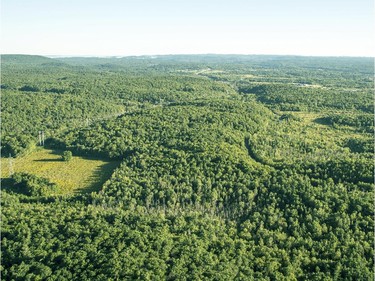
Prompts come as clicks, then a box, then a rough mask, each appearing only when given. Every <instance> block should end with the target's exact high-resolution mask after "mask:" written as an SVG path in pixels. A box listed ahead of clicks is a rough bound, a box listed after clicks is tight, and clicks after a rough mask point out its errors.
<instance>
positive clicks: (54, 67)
mask: <svg viewBox="0 0 375 281" xmlns="http://www.w3.org/2000/svg"><path fill="white" fill-rule="evenodd" d="M1 67H2V71H1V115H2V116H1V121H2V122H1V164H2V176H1V210H2V211H1V278H2V279H3V280H298V281H299V280H373V279H374V161H373V159H374V158H373V157H374V146H373V134H374V100H373V89H374V65H373V59H372V58H350V57H297V56H261V55H259V56H255V55H249V56H245V55H173V56H172V55H170V56H152V57H151V56H134V57H122V58H117V57H108V58H96V57H92V58H89V57H87V58H78V57H72V58H47V57H42V56H31V55H2V56H1ZM47 150H48V153H50V151H52V152H51V153H54V156H53V157H51V156H49V155H51V154H48V153H46V151H47ZM37 154H38V155H41V157H45V158H42V159H40V158H38V159H36V158H32V156H33V155H37ZM60 154H61V155H60ZM60 158H61V159H60ZM27 159H28V160H27ZM30 159H34V160H30ZM35 159H36V160H35ZM26 160H27V161H26ZM78 160H79V161H82V162H79V163H89V162H90V161H94V160H95V161H105V162H103V163H107V164H105V165H107V166H106V167H110V169H111V170H110V172H108V169H109V168H107V169H106V172H105V174H103V173H104V172H103V170H101V168H100V167H99V166H95V167H94V166H93V167H94V168H92V169H93V171H92V173H93V174H94V175H96V177H94V176H92V178H91V181H95V180H96V178H101V179H103V177H105V178H104V180H103V182H104V183H102V182H98V183H97V184H96V186H98V188H95V189H93V188H89V187H87V188H86V187H85V183H84V182H82V186H77V187H76V189H69V190H68V191H67V190H65V189H64V188H63V185H64V184H69V183H70V179H69V177H70V176H71V175H72V173H76V176H77V177H80V175H81V174H82V169H89V165H88V164H87V166H82V167H81V168H80V169H78V168H77V169H76V170H73V171H70V173H69V175H70V176H67V177H66V178H64V179H63V180H64V181H66V182H65V183H64V182H57V181H56V180H54V176H55V174H54V173H56V169H59V170H64V169H70V168H69V167H72V166H71V165H72V164H71V163H72V161H78ZM84 161H86V162H84ZM90 163H91V162H90ZM98 163H101V162H98ZM108 163H109V164H108ZM57 165H58V166H57ZM82 165H83V164H82ZM98 165H99V164H98ZM100 165H104V164H100ZM28 166H33V167H30V168H32V169H28ZM53 167H55V168H53ZM56 167H57V168H56ZM90 167H91V166H90ZM30 171H32V172H30ZM80 184H81V183H80ZM86 185H87V186H89V185H88V184H86Z"/></svg>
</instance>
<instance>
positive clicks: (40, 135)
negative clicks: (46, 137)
mask: <svg viewBox="0 0 375 281" xmlns="http://www.w3.org/2000/svg"><path fill="white" fill-rule="evenodd" d="M39 145H40V146H41V145H42V131H39Z"/></svg>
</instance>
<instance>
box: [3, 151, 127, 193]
mask: <svg viewBox="0 0 375 281" xmlns="http://www.w3.org/2000/svg"><path fill="white" fill-rule="evenodd" d="M61 155H62V151H60V150H50V149H43V148H38V149H36V150H35V151H33V152H31V153H29V154H27V155H25V156H23V157H20V158H16V159H13V160H12V162H13V164H12V166H13V171H14V172H27V173H31V174H35V175H37V176H41V177H45V178H47V179H49V180H50V181H51V182H54V183H56V184H57V185H58V186H59V188H60V189H61V193H63V194H69V193H77V192H92V191H98V190H99V189H100V188H101V187H102V185H103V183H104V182H105V181H106V180H107V179H108V178H109V177H110V176H111V174H112V172H113V170H114V169H115V168H116V167H117V166H118V165H119V164H120V162H119V161H105V160H100V159H89V158H83V157H78V156H73V159H72V160H71V161H69V162H64V161H62V160H61ZM9 164H10V161H9V159H8V158H1V178H9Z"/></svg>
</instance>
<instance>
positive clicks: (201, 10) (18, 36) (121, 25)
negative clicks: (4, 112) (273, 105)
mask: <svg viewBox="0 0 375 281" xmlns="http://www.w3.org/2000/svg"><path fill="white" fill-rule="evenodd" d="M373 6H374V4H373V0H309V1H307V0H299V1H297V0H259V1H254V0H226V1H223V0H174V1H172V0H163V1H162V0H153V1H152V0H122V1H121V0H101V1H99V0H2V1H1V50H0V51H1V53H23V54H39V55H88V56H91V55H95V56H125V55H153V54H190V53H192V54H197V53H219V54H220V53H221V54H228V53H230V54H294V55H336V56H343V55H344V56H374V55H375V45H374V39H375V38H374V35H375V34H374V22H375V21H374V7H373Z"/></svg>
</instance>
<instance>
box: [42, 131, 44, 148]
mask: <svg viewBox="0 0 375 281" xmlns="http://www.w3.org/2000/svg"><path fill="white" fill-rule="evenodd" d="M42 145H43V146H44V131H42Z"/></svg>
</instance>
